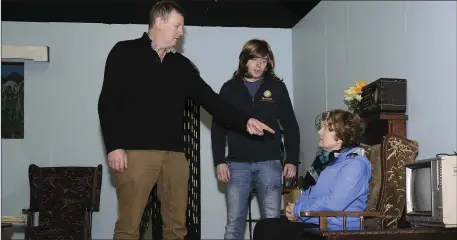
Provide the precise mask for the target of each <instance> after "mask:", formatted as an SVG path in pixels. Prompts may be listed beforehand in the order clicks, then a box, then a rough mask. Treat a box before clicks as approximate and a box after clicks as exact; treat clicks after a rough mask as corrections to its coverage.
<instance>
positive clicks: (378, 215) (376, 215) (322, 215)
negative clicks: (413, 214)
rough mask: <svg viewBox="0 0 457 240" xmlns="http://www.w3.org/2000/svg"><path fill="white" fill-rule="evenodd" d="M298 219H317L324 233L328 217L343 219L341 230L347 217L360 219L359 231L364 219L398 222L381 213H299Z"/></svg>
mask: <svg viewBox="0 0 457 240" xmlns="http://www.w3.org/2000/svg"><path fill="white" fill-rule="evenodd" d="M300 217H319V229H320V230H322V231H326V230H327V229H328V223H327V218H328V217H343V230H346V221H347V217H359V218H360V230H363V229H364V219H365V218H393V219H395V221H398V219H399V217H398V216H389V215H384V214H383V213H381V212H342V211H340V212H300Z"/></svg>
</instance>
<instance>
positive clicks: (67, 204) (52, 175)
mask: <svg viewBox="0 0 457 240" xmlns="http://www.w3.org/2000/svg"><path fill="white" fill-rule="evenodd" d="M101 184H102V165H98V166H97V167H38V166H37V165H35V164H31V165H30V166H29V185H30V209H32V210H35V211H38V212H39V214H40V215H39V225H41V226H44V225H47V226H49V225H54V224H55V223H56V221H58V218H65V216H68V215H72V217H75V218H78V219H81V218H83V217H84V216H85V215H84V214H86V211H91V212H98V211H99V209H100V192H101ZM62 220H63V219H62ZM74 220H75V221H79V220H76V219H74ZM81 221H82V220H81Z"/></svg>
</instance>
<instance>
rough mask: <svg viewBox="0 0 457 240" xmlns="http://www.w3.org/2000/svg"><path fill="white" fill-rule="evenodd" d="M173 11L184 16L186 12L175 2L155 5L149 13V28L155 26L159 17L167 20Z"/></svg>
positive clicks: (161, 2)
mask: <svg viewBox="0 0 457 240" xmlns="http://www.w3.org/2000/svg"><path fill="white" fill-rule="evenodd" d="M173 10H175V11H176V12H177V13H179V14H181V15H182V16H184V10H183V9H182V8H181V7H180V6H179V5H178V4H177V3H176V2H175V1H172V0H164V1H160V2H157V3H156V4H154V6H152V9H151V12H150V13H149V28H151V27H152V26H153V25H154V22H155V20H156V18H157V17H160V18H162V19H164V20H166V19H167V18H168V16H169V15H170V13H171V12H172V11H173Z"/></svg>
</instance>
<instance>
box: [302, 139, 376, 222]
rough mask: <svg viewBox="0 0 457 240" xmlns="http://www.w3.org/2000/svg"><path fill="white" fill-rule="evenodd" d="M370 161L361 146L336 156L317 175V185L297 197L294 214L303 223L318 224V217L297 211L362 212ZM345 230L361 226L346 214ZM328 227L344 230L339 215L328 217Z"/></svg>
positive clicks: (364, 203) (365, 200) (369, 172)
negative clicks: (335, 158)
mask: <svg viewBox="0 0 457 240" xmlns="http://www.w3.org/2000/svg"><path fill="white" fill-rule="evenodd" d="M370 179H371V163H370V161H369V160H368V159H367V157H366V156H365V152H364V151H363V149H362V148H359V147H356V148H353V149H351V150H349V151H347V152H345V153H342V154H340V155H339V156H338V159H337V160H336V161H335V162H334V163H333V164H331V165H329V166H327V167H326V168H325V169H324V170H323V171H322V172H321V174H320V176H319V179H318V180H317V183H316V185H314V186H311V187H310V188H308V190H306V191H304V192H303V193H302V195H301V196H300V197H299V198H298V199H297V201H296V203H295V207H294V215H295V217H297V218H299V219H300V220H301V221H302V222H306V223H314V224H319V218H318V217H300V212H303V211H308V212H312V211H314V212H332V211H359V212H363V211H365V208H366V207H367V198H368V187H369V181H370ZM346 227H347V228H346V229H348V230H357V229H360V219H359V218H358V217H348V218H347V221H346ZM328 229H329V230H341V229H343V218H342V217H329V218H328Z"/></svg>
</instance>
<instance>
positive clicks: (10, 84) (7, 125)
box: [2, 62, 24, 139]
mask: <svg viewBox="0 0 457 240" xmlns="http://www.w3.org/2000/svg"><path fill="white" fill-rule="evenodd" d="M2 138H5V139H23V138H24V63H23V62H2Z"/></svg>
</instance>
